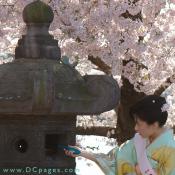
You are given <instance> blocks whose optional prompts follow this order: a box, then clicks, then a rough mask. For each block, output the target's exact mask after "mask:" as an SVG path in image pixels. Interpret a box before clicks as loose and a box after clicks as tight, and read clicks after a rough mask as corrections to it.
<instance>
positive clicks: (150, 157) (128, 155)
mask: <svg viewBox="0 0 175 175" xmlns="http://www.w3.org/2000/svg"><path fill="white" fill-rule="evenodd" d="M166 105H167V104H166V101H165V98H164V97H160V96H156V95H148V96H146V97H144V98H143V99H141V100H140V101H138V102H137V103H136V104H135V105H133V106H132V107H131V109H130V115H131V117H133V118H134V120H135V131H136V134H135V136H134V137H133V138H132V139H130V140H128V141H126V142H125V143H123V144H122V145H121V146H119V147H118V146H116V147H115V148H114V149H112V150H111V151H110V152H109V153H108V154H102V153H100V154H94V153H90V152H87V151H82V150H81V149H80V148H78V147H75V146H72V147H73V148H76V149H79V150H80V151H81V153H80V154H79V155H75V154H73V152H72V151H67V150H65V154H66V155H67V156H71V157H77V156H82V157H85V158H87V159H90V160H92V161H94V162H96V163H97V164H98V165H99V167H100V168H101V170H102V171H103V172H104V174H105V175H175V140H174V135H173V130H172V129H168V128H165V127H164V125H165V123H166V121H167V116H168V113H167V111H166Z"/></svg>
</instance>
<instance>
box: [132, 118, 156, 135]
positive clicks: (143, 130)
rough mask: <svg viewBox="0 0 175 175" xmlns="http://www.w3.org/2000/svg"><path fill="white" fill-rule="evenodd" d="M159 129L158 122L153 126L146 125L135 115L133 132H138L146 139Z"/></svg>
mask: <svg viewBox="0 0 175 175" xmlns="http://www.w3.org/2000/svg"><path fill="white" fill-rule="evenodd" d="M158 128H159V125H158V122H155V123H153V124H147V123H146V122H145V121H143V120H141V119H140V118H139V117H137V116H136V115H135V131H136V132H138V133H139V134H140V135H141V136H142V137H144V138H148V137H151V136H152V135H154V133H155V132H156V130H157V129H158Z"/></svg>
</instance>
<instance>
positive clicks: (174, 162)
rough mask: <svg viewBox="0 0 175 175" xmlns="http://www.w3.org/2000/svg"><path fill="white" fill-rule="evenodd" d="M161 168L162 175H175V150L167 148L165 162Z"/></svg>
mask: <svg viewBox="0 0 175 175" xmlns="http://www.w3.org/2000/svg"><path fill="white" fill-rule="evenodd" d="M160 167H161V168H160V174H161V175H175V148H170V147H169V148H168V147H167V148H165V151H164V161H162V162H161V166H160Z"/></svg>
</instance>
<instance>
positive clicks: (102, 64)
mask: <svg viewBox="0 0 175 175" xmlns="http://www.w3.org/2000/svg"><path fill="white" fill-rule="evenodd" d="M88 60H89V61H91V62H92V63H93V64H94V65H96V66H97V67H98V69H99V70H101V71H103V72H104V73H106V74H107V75H110V74H111V67H110V66H108V65H107V64H106V63H105V62H104V61H103V60H101V59H100V58H99V57H94V56H93V55H88Z"/></svg>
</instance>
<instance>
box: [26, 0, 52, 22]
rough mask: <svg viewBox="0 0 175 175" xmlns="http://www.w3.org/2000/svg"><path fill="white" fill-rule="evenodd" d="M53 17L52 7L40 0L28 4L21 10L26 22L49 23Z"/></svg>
mask: <svg viewBox="0 0 175 175" xmlns="http://www.w3.org/2000/svg"><path fill="white" fill-rule="evenodd" d="M53 18H54V14H53V11H52V8H51V7H50V6H48V5H47V4H45V3H43V2H41V1H40V0H37V1H34V2H32V3H30V4H28V5H27V6H26V7H25V8H24V11H23V19H24V22H26V23H51V22H52V21H53Z"/></svg>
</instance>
